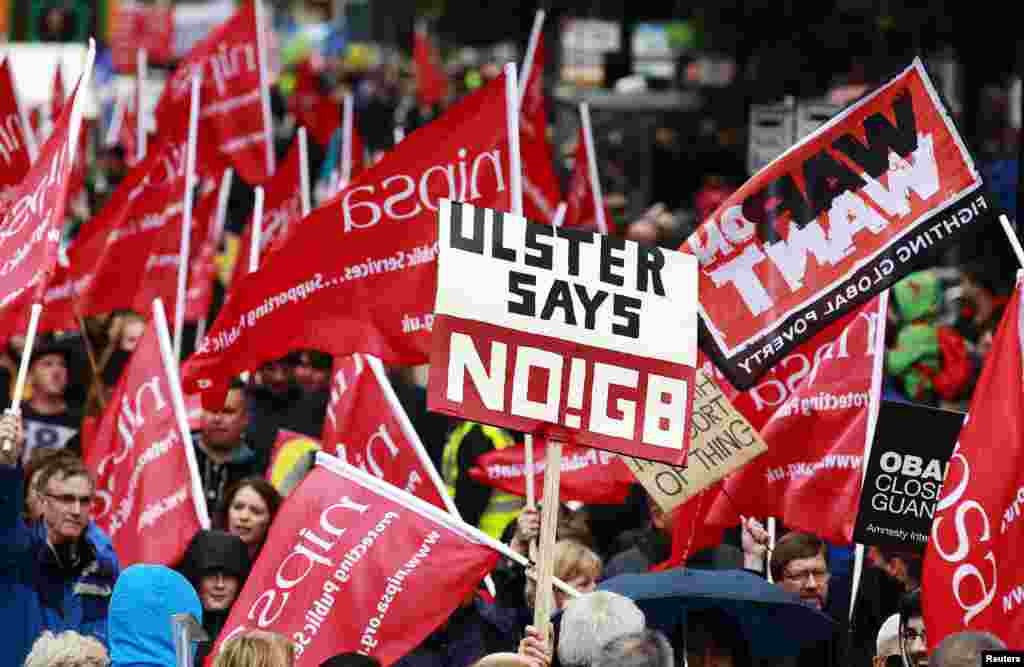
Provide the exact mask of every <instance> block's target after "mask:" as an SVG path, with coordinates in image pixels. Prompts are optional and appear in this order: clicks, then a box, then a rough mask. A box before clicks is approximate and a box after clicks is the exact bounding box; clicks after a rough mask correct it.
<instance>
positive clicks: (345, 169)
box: [337, 93, 355, 192]
mask: <svg viewBox="0 0 1024 667" xmlns="http://www.w3.org/2000/svg"><path fill="white" fill-rule="evenodd" d="M352 107H353V100H352V93H345V97H344V100H343V102H342V113H341V156H340V157H341V164H340V165H338V167H339V170H340V172H341V173H340V175H339V176H338V189H337V191H338V192H340V191H342V190H344V189H345V188H347V187H348V184H349V182H350V181H351V180H352V125H353V122H354V120H355V119H354V117H353V116H354V113H353V108H352Z"/></svg>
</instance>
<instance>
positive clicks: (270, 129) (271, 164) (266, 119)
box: [255, 0, 277, 174]
mask: <svg viewBox="0 0 1024 667" xmlns="http://www.w3.org/2000/svg"><path fill="white" fill-rule="evenodd" d="M255 2H256V50H257V52H258V55H257V59H258V60H259V67H260V105H261V106H262V107H263V124H264V125H263V126H264V129H263V132H264V138H265V140H266V145H267V174H273V173H274V172H275V171H277V158H276V155H275V154H274V116H273V113H272V112H271V110H270V60H269V56H268V54H267V35H266V32H265V30H266V21H265V19H264V16H265V14H264V12H263V0H255Z"/></svg>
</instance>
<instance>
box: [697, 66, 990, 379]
mask: <svg viewBox="0 0 1024 667" xmlns="http://www.w3.org/2000/svg"><path fill="white" fill-rule="evenodd" d="M982 185H983V184H982V180H981V176H980V174H979V172H978V169H977V167H976V166H975V164H974V161H973V160H972V158H971V156H970V154H969V153H968V152H967V148H966V146H965V145H964V142H963V141H962V140H961V138H960V136H959V134H958V133H957V131H956V128H955V127H954V125H953V121H952V120H951V118H950V117H949V114H948V113H947V112H946V110H945V109H944V108H943V107H942V104H941V102H940V100H939V97H938V95H937V94H936V92H935V89H934V87H933V85H932V83H931V81H930V80H929V79H928V76H927V74H926V73H925V70H924V67H923V65H922V64H921V61H920V60H915V61H914V63H913V64H912V65H911V66H909V67H908V68H907V69H905V70H904V71H903V72H902V73H901V74H900V75H899V76H897V77H896V78H894V79H892V80H891V81H889V82H888V83H886V84H885V85H883V86H881V87H880V88H879V89H877V90H876V91H875V92H874V93H872V94H870V95H868V96H866V97H865V98H863V99H862V100H861V101H859V102H857V103H856V104H855V105H853V106H851V107H850V108H848V109H846V110H845V111H843V112H842V113H841V114H839V115H837V116H836V117H835V118H833V119H832V120H831V121H829V122H828V123H826V124H825V125H823V126H822V127H821V128H819V129H818V130H817V131H816V132H814V133H812V134H810V135H809V136H808V137H807V138H805V139H804V140H803V141H801V142H800V143H799V144H797V145H796V146H794V147H793V148H791V149H789V150H788V151H786V152H785V153H784V154H783V155H781V156H780V157H778V158H777V159H776V160H775V161H773V162H772V163H771V164H769V165H768V166H767V167H765V168H764V169H762V170H761V171H760V172H758V173H757V174H756V175H755V176H754V177H753V178H751V179H750V180H749V181H747V182H746V183H745V184H744V185H743V186H742V187H741V188H740V189H739V190H737V191H736V192H735V193H733V194H732V195H731V196H730V197H729V198H728V199H727V200H726V201H725V203H723V204H722V205H721V206H720V207H719V208H718V210H717V211H716V213H715V215H713V216H711V218H709V219H708V220H706V221H704V223H703V224H702V225H701V226H700V227H699V228H698V229H697V230H696V231H695V232H694V233H693V235H691V236H690V238H689V239H688V240H687V241H686V243H684V244H683V249H684V250H686V251H688V252H692V253H693V254H695V255H697V257H698V259H699V260H700V265H701V272H700V295H701V300H700V306H701V324H702V326H703V327H705V328H706V330H707V332H706V333H707V334H708V336H707V344H706V346H705V350H706V351H707V352H708V354H710V355H711V356H712V357H713V358H714V360H715V363H716V364H717V365H718V366H719V367H720V368H721V369H722V371H723V372H724V373H725V374H726V375H727V376H728V377H729V380H730V381H731V382H732V383H733V384H734V385H735V386H737V387H739V388H741V389H746V388H748V387H751V386H753V384H754V383H755V382H756V381H757V380H758V379H759V378H760V377H762V376H763V375H764V373H765V372H767V371H768V369H770V368H771V367H772V366H774V365H775V364H776V363H778V361H779V360H780V359H782V358H783V357H785V356H786V355H788V354H789V353H790V352H791V351H792V350H793V349H795V348H796V347H797V346H799V345H800V344H801V343H802V342H803V341H805V340H808V339H809V338H810V337H812V336H813V335H814V334H815V333H817V332H818V331H820V330H822V329H823V328H825V327H826V326H828V325H829V324H830V323H831V322H833V321H835V320H836V319H837V318H838V317H840V316H842V315H844V314H846V313H848V312H850V311H851V310H852V309H854V308H856V307H857V306H859V305H861V304H863V303H865V302H866V301H868V300H869V299H870V298H871V297H873V296H874V295H876V294H878V293H879V292H881V291H882V290H884V289H885V288H887V287H889V286H891V285H892V284H893V283H895V282H896V281H898V280H899V279H900V278H902V277H904V276H906V275H907V274H908V273H910V272H911V271H913V270H914V269H916V268H917V266H918V265H919V264H921V263H922V262H924V261H928V259H929V257H931V256H934V255H933V253H935V252H939V251H941V250H942V248H944V247H948V246H950V245H952V244H955V243H956V242H957V240H958V239H959V238H960V237H961V236H963V235H964V234H967V233H970V232H971V231H972V230H974V229H975V228H976V227H978V226H979V225H983V224H988V222H989V219H990V218H993V219H994V216H993V215H992V213H993V210H992V209H993V208H994V207H995V206H996V204H995V202H994V201H992V200H990V198H989V196H988V195H987V194H986V193H985V192H984V188H983V186H982Z"/></svg>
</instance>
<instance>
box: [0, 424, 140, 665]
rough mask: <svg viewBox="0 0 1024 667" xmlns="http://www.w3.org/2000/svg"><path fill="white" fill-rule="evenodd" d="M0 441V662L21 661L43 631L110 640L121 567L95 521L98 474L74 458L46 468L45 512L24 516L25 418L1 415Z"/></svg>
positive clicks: (41, 488)
mask: <svg viewBox="0 0 1024 667" xmlns="http://www.w3.org/2000/svg"><path fill="white" fill-rule="evenodd" d="M0 443H4V444H3V445H2V446H0V627H2V628H3V631H2V636H3V641H0V665H20V664H22V662H23V661H24V660H25V657H26V656H27V655H28V653H29V651H30V650H31V648H32V642H34V641H35V640H36V638H37V637H39V635H41V634H42V633H43V631H45V630H50V631H52V632H54V633H59V632H63V631H65V630H74V631H76V632H78V633H79V634H82V635H87V636H93V637H95V638H97V639H98V640H100V641H101V642H103V643H104V644H105V643H106V640H107V608H108V605H109V602H110V595H111V592H112V591H113V586H114V582H115V581H116V579H117V576H118V572H119V571H120V566H119V564H118V560H117V556H116V554H115V553H114V548H113V546H112V545H111V543H110V539H109V538H108V537H107V536H106V534H104V533H103V531H101V530H100V529H99V528H97V527H96V525H95V524H94V523H93V522H92V521H91V520H90V516H91V512H92V505H93V492H94V488H95V484H94V482H93V479H92V474H91V473H90V472H89V470H88V469H87V468H86V467H85V466H84V465H83V464H82V462H81V461H80V460H79V459H77V458H75V457H61V458H59V459H57V460H55V461H54V462H53V463H52V464H50V465H48V466H46V467H44V469H43V471H42V472H41V473H40V474H39V477H38V481H37V482H36V484H37V489H36V490H37V492H38V495H39V497H40V499H41V503H42V517H41V518H40V519H37V520H35V521H31V522H28V523H26V521H25V518H24V516H23V503H24V497H25V494H24V490H23V487H24V483H25V482H24V471H23V470H22V467H21V465H20V463H19V461H20V453H21V448H22V446H23V444H24V432H23V429H22V425H21V419H20V417H18V416H16V415H13V414H5V415H4V416H3V417H2V418H0Z"/></svg>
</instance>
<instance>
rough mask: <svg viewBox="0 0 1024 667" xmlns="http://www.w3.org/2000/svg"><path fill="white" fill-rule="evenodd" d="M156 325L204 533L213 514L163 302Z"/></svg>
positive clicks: (155, 305)
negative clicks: (190, 429) (207, 501)
mask: <svg viewBox="0 0 1024 667" xmlns="http://www.w3.org/2000/svg"><path fill="white" fill-rule="evenodd" d="M153 321H154V324H155V326H156V334H157V338H158V339H159V341H160V357H161V358H162V359H163V362H164V372H165V373H166V374H167V384H168V385H170V387H171V406H172V407H173V408H174V420H175V421H176V422H177V423H178V429H179V435H181V441H182V443H184V446H185V459H186V460H187V461H188V473H189V488H190V490H191V492H192V504H193V506H194V507H195V510H196V516H197V517H198V518H199V525H200V526H202V527H203V528H204V529H208V528H209V527H210V512H209V510H208V509H207V506H206V494H205V493H203V482H202V480H201V478H200V477H199V465H198V464H197V463H196V454H195V450H193V449H192V434H191V432H190V431H189V427H188V411H187V410H186V409H185V396H184V394H183V393H182V391H181V378H180V377H179V376H178V364H177V357H175V356H174V352H173V351H172V350H171V336H170V333H169V332H168V330H167V315H166V314H165V313H164V304H163V302H162V301H160V299H154V300H153Z"/></svg>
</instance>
